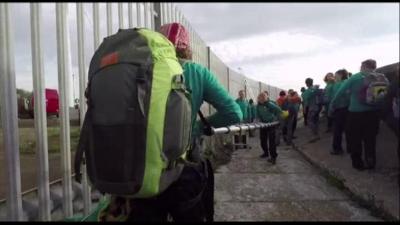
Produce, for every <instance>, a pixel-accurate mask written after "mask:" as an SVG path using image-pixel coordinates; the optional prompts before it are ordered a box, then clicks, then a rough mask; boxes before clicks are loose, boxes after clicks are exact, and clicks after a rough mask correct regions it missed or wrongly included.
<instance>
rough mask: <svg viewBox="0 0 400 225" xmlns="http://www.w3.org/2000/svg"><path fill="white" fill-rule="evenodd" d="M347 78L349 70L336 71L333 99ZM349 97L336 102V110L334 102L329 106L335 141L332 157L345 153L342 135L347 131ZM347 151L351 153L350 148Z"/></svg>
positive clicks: (333, 141) (333, 140) (345, 96)
mask: <svg viewBox="0 0 400 225" xmlns="http://www.w3.org/2000/svg"><path fill="white" fill-rule="evenodd" d="M347 78H348V73H347V70H345V69H341V70H338V71H336V73H335V79H336V82H335V84H334V85H333V87H332V96H333V97H334V96H335V95H336V93H337V92H338V90H339V88H340V87H341V86H342V85H343V83H344V82H346V80H347ZM333 97H332V98H333ZM348 97H349V96H348V95H344V96H343V97H342V98H341V99H338V100H336V105H335V107H336V108H334V106H333V104H332V101H331V103H330V104H329V110H328V111H329V113H328V116H330V117H332V118H333V139H332V151H331V154H332V155H340V154H342V153H343V148H342V134H343V132H344V131H345V125H346V117H347V107H348V106H349V98H348ZM346 135H347V133H346ZM346 140H347V139H346ZM346 143H347V141H346ZM346 149H347V152H349V148H348V147H346Z"/></svg>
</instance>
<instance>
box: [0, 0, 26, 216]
mask: <svg viewBox="0 0 400 225" xmlns="http://www.w3.org/2000/svg"><path fill="white" fill-rule="evenodd" d="M11 34H12V32H11V26H10V15H9V5H8V3H0V76H1V77H0V78H1V83H0V85H1V88H0V92H1V106H2V107H1V119H2V126H3V141H4V142H3V145H4V150H5V170H4V172H5V173H6V177H7V184H8V185H7V197H6V198H7V216H8V219H9V220H12V221H22V219H23V212H22V198H21V173H20V160H19V136H18V118H17V117H18V110H17V91H16V84H15V69H14V49H13V48H14V43H13V42H14V41H13V40H14V39H13V38H12V35H11Z"/></svg>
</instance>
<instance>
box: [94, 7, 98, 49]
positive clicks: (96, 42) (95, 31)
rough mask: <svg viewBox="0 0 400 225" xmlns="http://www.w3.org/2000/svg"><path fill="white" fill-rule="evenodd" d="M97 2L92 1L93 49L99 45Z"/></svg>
mask: <svg viewBox="0 0 400 225" xmlns="http://www.w3.org/2000/svg"><path fill="white" fill-rule="evenodd" d="M99 30H100V25H99V3H93V45H94V48H93V51H96V49H97V47H99V45H100V32H99Z"/></svg>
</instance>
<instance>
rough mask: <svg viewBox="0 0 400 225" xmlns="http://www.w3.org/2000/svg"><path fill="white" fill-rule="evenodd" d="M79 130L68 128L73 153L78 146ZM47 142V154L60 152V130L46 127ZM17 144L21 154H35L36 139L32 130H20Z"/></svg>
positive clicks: (77, 128)
mask: <svg viewBox="0 0 400 225" xmlns="http://www.w3.org/2000/svg"><path fill="white" fill-rule="evenodd" d="M79 134H80V128H79V127H70V140H71V151H73V152H74V151H75V150H76V147H77V146H78V141H79ZM47 141H48V152H49V153H59V152H60V128H59V127H48V128H47ZM19 142H20V153H21V154H35V153H36V138H35V129H34V128H20V129H19Z"/></svg>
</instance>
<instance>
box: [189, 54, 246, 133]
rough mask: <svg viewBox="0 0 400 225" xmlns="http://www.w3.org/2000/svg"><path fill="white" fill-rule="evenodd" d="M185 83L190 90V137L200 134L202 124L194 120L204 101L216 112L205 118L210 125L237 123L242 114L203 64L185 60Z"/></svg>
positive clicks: (220, 125)
mask: <svg viewBox="0 0 400 225" xmlns="http://www.w3.org/2000/svg"><path fill="white" fill-rule="evenodd" d="M183 74H184V77H185V84H186V87H188V88H189V89H190V90H191V92H192V122H193V123H192V124H193V127H192V134H193V135H192V137H194V136H198V135H200V134H201V132H200V131H201V129H202V127H203V125H202V124H201V123H200V121H197V122H196V118H197V112H198V111H199V110H200V107H201V105H202V104H203V102H204V101H206V102H208V103H209V104H211V105H212V106H213V107H214V108H215V109H216V111H217V112H216V113H214V114H213V115H211V116H209V117H208V118H207V120H208V122H209V123H210V125H211V126H213V127H215V128H217V127H223V126H228V125H232V124H235V123H239V122H240V121H241V120H242V118H243V114H242V112H241V110H240V107H239V106H238V104H236V102H235V100H234V99H233V98H232V97H231V96H230V95H229V93H228V91H227V90H226V89H225V87H224V86H222V84H221V83H220V82H219V81H218V80H217V77H216V76H215V75H214V74H212V73H211V71H209V70H208V69H207V68H205V67H204V66H202V65H200V64H197V63H193V62H190V61H186V62H185V63H184V66H183Z"/></svg>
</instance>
